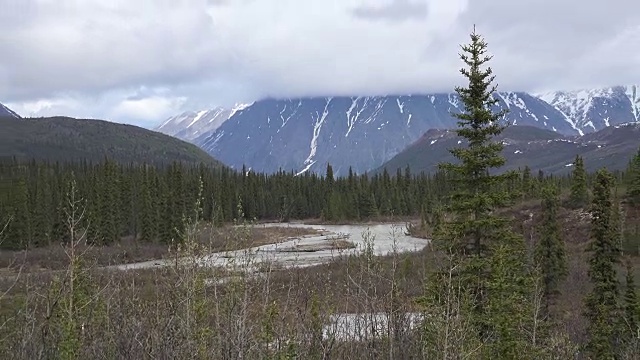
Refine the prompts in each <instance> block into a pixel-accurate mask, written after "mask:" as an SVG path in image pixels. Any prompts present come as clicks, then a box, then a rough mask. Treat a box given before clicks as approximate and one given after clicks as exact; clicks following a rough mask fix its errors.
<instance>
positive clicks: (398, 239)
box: [114, 223, 429, 271]
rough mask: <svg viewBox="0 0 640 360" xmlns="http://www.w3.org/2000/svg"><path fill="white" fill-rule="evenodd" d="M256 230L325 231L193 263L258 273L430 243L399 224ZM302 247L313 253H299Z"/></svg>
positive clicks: (140, 265) (161, 263)
mask: <svg viewBox="0 0 640 360" xmlns="http://www.w3.org/2000/svg"><path fill="white" fill-rule="evenodd" d="M255 226H256V227H273V226H276V227H283V226H289V227H308V228H313V229H318V230H325V232H324V234H323V235H317V236H303V237H299V238H296V239H292V240H288V241H285V242H281V243H277V244H267V245H262V246H256V247H253V248H249V249H242V250H236V251H226V252H218V253H213V254H210V255H207V256H203V257H200V258H198V259H191V260H195V261H196V262H197V263H199V264H200V265H203V266H216V267H225V268H230V269H238V268H239V269H244V270H249V271H259V270H260V269H261V268H262V267H263V265H264V264H265V263H267V262H268V263H269V264H271V265H272V266H274V267H276V268H292V267H307V266H314V265H319V264H322V263H326V262H328V261H331V260H332V259H334V258H336V257H338V256H344V255H351V254H354V255H355V254H358V253H362V252H364V251H365V250H366V249H367V248H369V249H370V250H371V251H372V253H373V254H374V255H377V256H384V255H388V254H390V253H392V252H393V251H394V250H395V251H397V252H399V253H400V252H409V251H420V250H421V249H423V248H424V247H425V246H427V245H428V244H429V240H425V239H419V238H416V237H412V236H408V235H406V234H405V227H404V225H401V224H376V225H310V224H303V223H275V224H260V225H255ZM342 236H346V240H347V241H349V242H351V243H352V244H353V245H355V247H354V248H352V249H342V250H337V249H332V248H330V247H329V246H327V245H328V243H329V242H331V240H332V239H335V238H341V237H342ZM300 245H302V246H304V247H307V248H309V247H311V248H314V249H317V250H316V251H299V250H298V249H297V248H298V247H299V246H300ZM172 261H175V260H155V261H144V262H139V263H132V264H123V265H117V266H114V268H117V269H121V270H127V269H144V268H152V267H156V266H166V265H170V264H171V263H172Z"/></svg>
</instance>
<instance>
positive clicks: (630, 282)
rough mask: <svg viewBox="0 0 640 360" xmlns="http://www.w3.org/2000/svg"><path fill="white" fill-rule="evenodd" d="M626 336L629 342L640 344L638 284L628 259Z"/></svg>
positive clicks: (625, 294)
mask: <svg viewBox="0 0 640 360" xmlns="http://www.w3.org/2000/svg"><path fill="white" fill-rule="evenodd" d="M624 321H625V326H624V337H625V339H626V340H627V342H628V343H633V342H635V344H634V345H635V346H636V347H637V346H638V345H640V338H638V334H639V333H640V303H638V295H637V294H636V284H635V279H634V276H633V265H632V264H631V261H627V274H626V276H625V290H624ZM638 350H640V349H638Z"/></svg>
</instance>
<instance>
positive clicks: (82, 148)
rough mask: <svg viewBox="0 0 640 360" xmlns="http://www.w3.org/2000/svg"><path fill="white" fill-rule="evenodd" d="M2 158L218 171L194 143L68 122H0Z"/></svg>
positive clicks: (96, 123)
mask: <svg viewBox="0 0 640 360" xmlns="http://www.w3.org/2000/svg"><path fill="white" fill-rule="evenodd" d="M0 129H2V130H1V131H0V157H11V156H15V157H17V158H23V159H32V158H33V159H38V160H49V161H76V160H87V161H102V160H103V159H104V158H105V156H106V157H109V158H111V159H113V160H116V161H120V162H123V163H131V162H133V163H142V162H147V163H150V164H167V163H170V162H173V161H182V162H186V163H193V164H196V163H205V164H208V165H212V166H221V163H220V162H218V161H217V160H215V159H213V158H212V157H211V156H209V155H208V154H207V153H205V152H204V151H202V150H201V149H199V148H198V147H196V146H195V145H193V144H190V143H187V142H185V141H182V140H178V139H176V138H173V137H171V136H168V135H165V134H161V133H158V132H154V131H150V130H146V129H143V128H140V127H137V126H132V125H124V124H116V123H112V122H108V121H102V120H82V119H73V118H68V117H52V118H37V119H26V118H25V119H19V120H16V119H12V118H8V117H4V118H0Z"/></svg>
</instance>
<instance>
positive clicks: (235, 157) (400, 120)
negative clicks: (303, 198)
mask: <svg viewBox="0 0 640 360" xmlns="http://www.w3.org/2000/svg"><path fill="white" fill-rule="evenodd" d="M638 95H639V94H638V86H636V85H629V86H613V87H608V88H599V89H591V90H576V91H563V92H561V91H559V92H550V93H544V94H537V95H534V94H529V93H526V92H511V91H499V92H496V93H495V94H494V96H495V98H496V99H497V100H498V104H497V105H496V107H495V108H494V110H496V111H499V110H509V114H507V115H506V117H505V118H503V119H502V120H503V121H505V122H508V123H511V124H513V125H529V126H536V127H538V128H543V129H548V130H553V131H556V132H558V133H560V134H563V135H584V134H587V133H590V132H593V131H597V130H601V129H603V128H605V127H607V126H611V125H616V124H621V123H627V122H637V121H640V119H638V114H639V113H640V98H639V96H638ZM462 111H463V109H462V104H461V102H460V99H459V98H458V96H457V94H456V93H435V94H422V95H388V96H352V97H349V96H335V97H304V98H297V99H275V98H268V99H263V100H259V101H256V102H254V103H252V104H248V105H247V106H243V107H242V109H240V110H238V111H236V112H234V113H233V114H231V115H229V116H228V118H224V116H223V118H224V120H223V121H220V122H219V123H218V124H219V125H217V127H215V128H214V127H212V128H211V129H210V130H206V129H203V130H202V131H198V132H197V133H195V132H194V133H192V134H191V135H188V136H187V135H184V133H182V134H180V131H190V130H185V128H189V129H190V127H189V126H187V125H188V124H190V123H191V122H193V121H194V120H195V123H196V124H198V123H205V122H203V121H202V120H201V118H203V117H204V115H202V112H198V113H195V112H193V113H191V114H190V116H191V117H190V118H189V117H187V118H186V119H183V120H181V121H179V122H177V123H178V124H184V125H183V126H182V129H181V130H180V129H178V130H177V131H175V132H174V134H177V135H176V136H178V137H181V138H183V139H186V140H188V141H191V142H193V143H195V144H196V145H198V146H200V147H201V148H203V149H204V150H205V151H207V152H208V153H209V154H211V155H212V156H214V157H216V158H218V159H220V160H221V161H223V162H224V163H226V164H229V165H230V166H231V167H233V168H240V167H242V166H246V167H248V168H252V169H254V170H256V171H263V172H275V171H278V170H279V169H283V170H286V171H295V172H296V173H300V174H301V173H304V172H306V171H311V172H319V173H322V172H324V170H325V168H326V164H327V163H331V164H332V166H333V168H334V173H335V174H336V175H341V174H344V173H345V172H346V171H347V170H348V168H349V167H352V168H353V170H355V171H357V172H364V171H368V170H372V169H375V168H377V167H379V166H380V165H382V164H383V163H384V162H386V161H388V160H389V159H391V158H392V157H393V156H395V155H396V154H398V153H400V152H401V151H402V150H404V149H405V148H406V147H407V146H409V145H410V144H411V143H413V142H414V141H416V140H417V139H418V138H419V137H420V136H421V135H422V134H423V133H424V132H426V131H427V130H429V129H452V128H455V127H456V126H457V119H455V118H454V117H453V116H452V115H451V112H462ZM196 117H199V118H200V119H196ZM178 128H180V126H178Z"/></svg>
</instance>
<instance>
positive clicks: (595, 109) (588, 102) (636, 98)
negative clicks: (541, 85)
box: [538, 85, 640, 134]
mask: <svg viewBox="0 0 640 360" xmlns="http://www.w3.org/2000/svg"><path fill="white" fill-rule="evenodd" d="M538 97H539V98H540V99H542V100H544V101H545V102H547V103H549V104H551V105H552V106H553V107H555V108H556V109H558V110H559V111H560V112H562V114H563V115H564V117H565V119H566V120H567V122H569V123H570V124H571V125H572V127H573V128H574V129H576V130H577V131H578V132H580V133H583V134H586V133H590V132H594V131H598V130H601V129H603V128H605V127H608V126H611V125H617V124H624V123H630V122H638V121H640V86H639V85H629V86H613V87H607V88H600V89H587V90H577V91H555V92H549V93H545V94H539V95H538Z"/></svg>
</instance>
